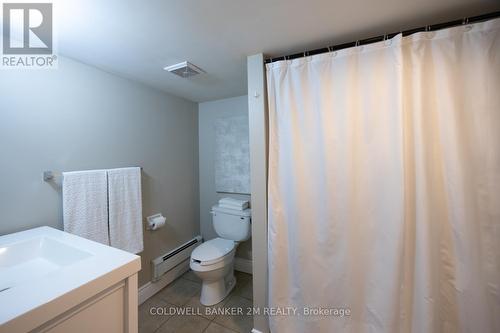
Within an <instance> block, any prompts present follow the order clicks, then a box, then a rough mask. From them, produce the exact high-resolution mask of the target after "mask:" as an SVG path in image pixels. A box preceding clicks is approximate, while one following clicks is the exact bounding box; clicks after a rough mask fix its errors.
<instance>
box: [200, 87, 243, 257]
mask: <svg viewBox="0 0 500 333" xmlns="http://www.w3.org/2000/svg"><path fill="white" fill-rule="evenodd" d="M241 115H243V116H248V99H247V96H246V95H245V96H240V97H233V98H226V99H221V100H216V101H211V102H205V103H200V104H199V114H198V124H199V125H198V128H199V162H200V167H199V169H200V229H201V234H202V236H203V238H204V239H205V240H209V239H212V238H215V237H218V236H217V234H216V232H215V230H214V228H213V225H212V216H211V215H210V208H211V207H212V206H213V205H215V204H217V201H218V200H219V199H220V198H222V197H232V198H237V199H245V200H250V196H249V195H238V194H228V193H217V192H216V190H215V131H214V122H215V121H216V120H217V119H219V118H224V117H231V116H241ZM236 256H237V257H240V258H244V259H252V243H251V240H248V241H246V242H244V243H242V244H240V245H239V246H238V249H237V252H236Z"/></svg>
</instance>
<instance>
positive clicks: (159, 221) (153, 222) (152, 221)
mask: <svg viewBox="0 0 500 333" xmlns="http://www.w3.org/2000/svg"><path fill="white" fill-rule="evenodd" d="M165 221H166V218H165V217H164V216H162V215H156V216H151V217H149V218H148V224H149V230H157V229H159V228H161V227H163V226H164V225H165Z"/></svg>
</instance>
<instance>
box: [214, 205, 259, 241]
mask: <svg viewBox="0 0 500 333" xmlns="http://www.w3.org/2000/svg"><path fill="white" fill-rule="evenodd" d="M211 213H212V220H213V224H214V229H215V232H216V233H217V235H219V236H220V237H222V238H225V239H231V240H233V241H235V242H243V241H246V240H247V239H249V238H250V235H251V220H252V211H251V210H250V209H245V210H234V209H227V208H221V207H219V206H213V207H212V212H211Z"/></svg>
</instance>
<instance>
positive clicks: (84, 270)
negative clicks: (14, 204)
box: [0, 227, 141, 333]
mask: <svg viewBox="0 0 500 333" xmlns="http://www.w3.org/2000/svg"><path fill="white" fill-rule="evenodd" d="M140 268H141V262H140V257H139V256H136V255H134V254H131V253H128V252H125V251H122V250H119V249H115V248H112V247H109V246H106V245H103V244H100V243H97V242H93V241H91V240H88V239H85V238H82V237H78V236H75V235H72V234H69V233H66V232H64V231H61V230H57V229H54V228H50V227H39V228H34V229H30V230H26V231H21V232H17V233H13V234H9V235H4V236H0V333H4V332H6V333H11V332H32V331H44V330H45V328H44V329H40V330H39V329H38V328H39V327H41V326H42V325H45V323H48V322H49V321H50V320H55V319H54V318H59V317H60V316H62V315H63V314H65V313H68V311H70V312H71V311H72V310H71V309H72V308H75V307H76V306H79V305H80V304H86V303H85V302H87V301H88V300H89V298H91V297H94V295H98V294H99V295H100V294H101V293H103V292H104V291H105V290H108V289H109V288H111V289H112V290H115V289H116V288H117V287H116V286H120V285H122V287H121V288H122V289H123V290H124V288H125V286H126V288H129V285H128V283H124V282H123V281H128V280H127V279H129V277H131V276H134V275H135V276H136V274H137V272H138V271H139V270H140ZM136 278H137V276H136V277H135V280H134V279H132V280H133V281H136ZM132 280H131V281H132ZM134 285H135V287H130V288H132V289H130V290H135V292H134V293H133V294H134V295H135V298H137V295H136V294H137V293H136V290H137V282H134ZM112 286H114V287H112ZM113 288H115V289H113ZM134 288H135V289H134ZM123 295H125V296H123V297H125V298H126V297H128V296H126V295H128V294H127V293H124V294H123ZM96 297H97V296H96ZM125 298H123V299H125ZM127 302H128V301H127ZM127 304H128V303H127ZM130 304H133V302H132V303H130ZM85 306H86V305H85ZM65 316H66V315H65ZM65 318H66V317H65Z"/></svg>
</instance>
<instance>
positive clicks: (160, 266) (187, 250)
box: [151, 236, 202, 281]
mask: <svg viewBox="0 0 500 333" xmlns="http://www.w3.org/2000/svg"><path fill="white" fill-rule="evenodd" d="M201 243H202V238H201V236H196V237H195V238H193V239H192V240H190V241H188V242H186V243H184V244H182V245H181V246H179V247H178V248H175V249H173V250H172V251H170V252H168V253H165V254H164V255H162V256H160V257H158V258H156V259H154V260H152V261H151V266H152V270H153V281H157V280H159V279H160V278H161V276H162V275H163V274H165V273H167V272H168V271H170V270H171V269H172V268H174V267H175V266H177V265H179V264H180V263H182V262H184V261H185V260H186V259H187V260H189V258H190V257H191V252H193V250H194V249H195V248H196V247H197V246H198V245H200V244H201Z"/></svg>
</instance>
